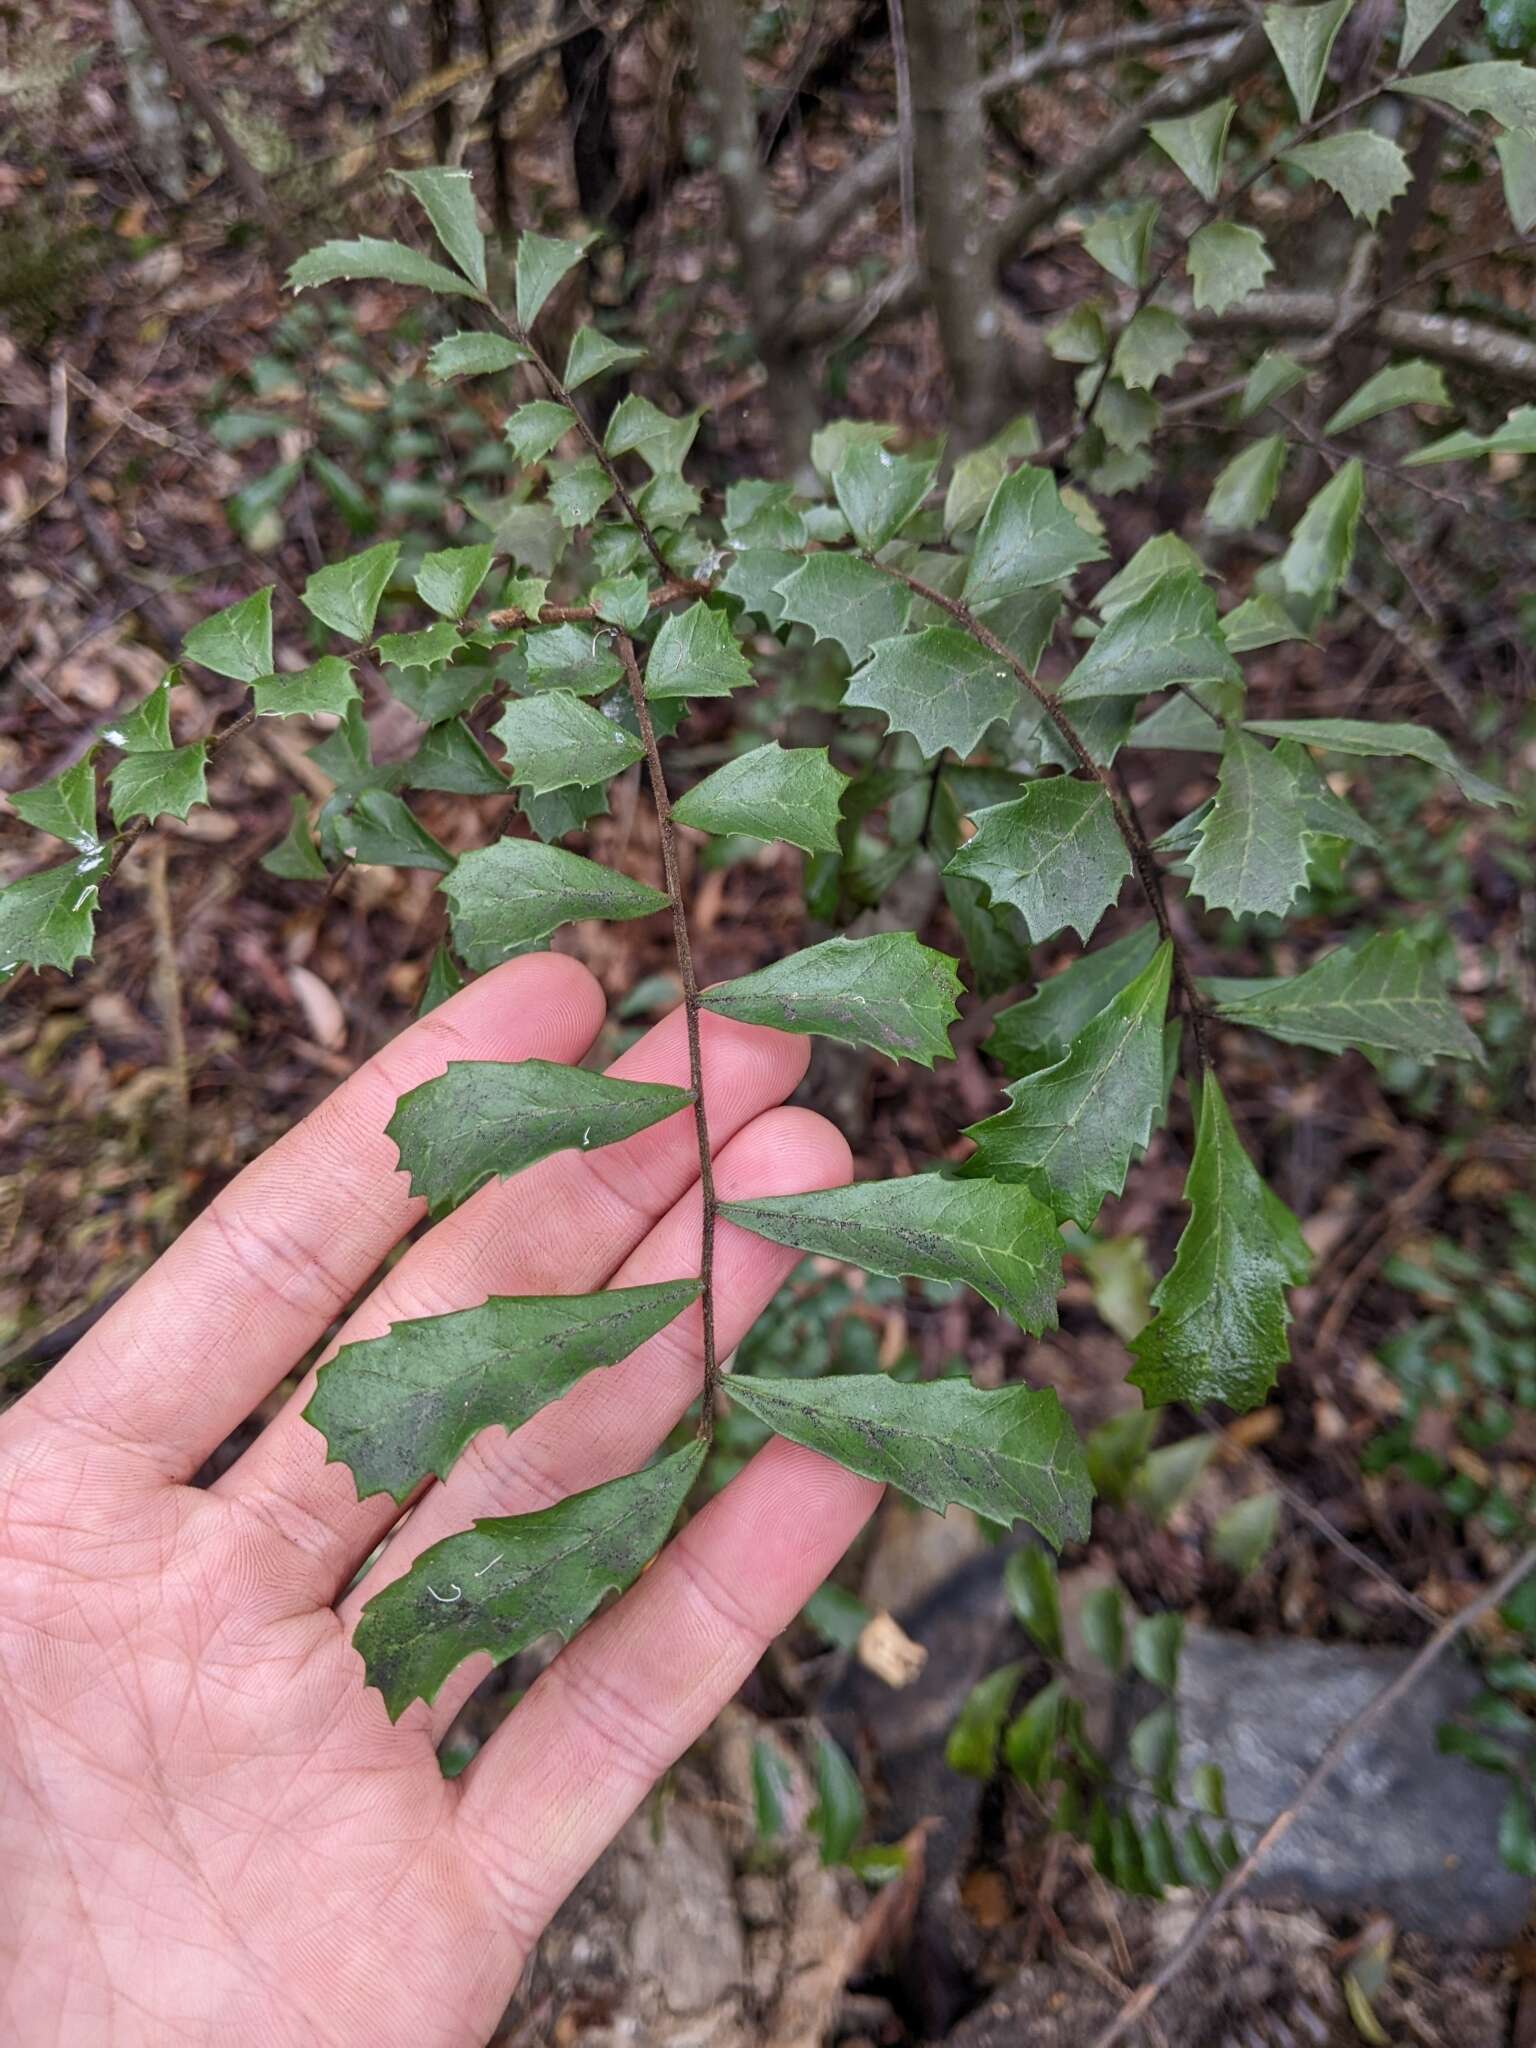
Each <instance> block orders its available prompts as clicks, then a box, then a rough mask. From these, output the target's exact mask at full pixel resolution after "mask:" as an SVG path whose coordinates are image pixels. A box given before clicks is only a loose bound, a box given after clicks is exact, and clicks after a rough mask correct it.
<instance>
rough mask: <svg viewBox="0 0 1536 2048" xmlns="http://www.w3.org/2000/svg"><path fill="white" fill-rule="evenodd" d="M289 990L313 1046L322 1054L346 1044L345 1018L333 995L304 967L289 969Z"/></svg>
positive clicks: (316, 975)
mask: <svg viewBox="0 0 1536 2048" xmlns="http://www.w3.org/2000/svg"><path fill="white" fill-rule="evenodd" d="M288 986H289V987H290V988H291V989H292V990H293V995H294V1000H295V1002H297V1004H298V1006H299V1008H300V1009H301V1010H302V1011H303V1012H304V1022H305V1023H306V1024H307V1025H308V1027H309V1035H310V1037H311V1038H312V1039H313V1040H314V1041H315V1044H316V1045H318V1046H320V1047H321V1048H322V1050H323V1051H325V1052H339V1051H340V1050H341V1048H342V1047H343V1046H344V1045H345V1044H346V1042H347V1017H346V1012H345V1011H344V1010H343V1009H342V1007H341V1004H340V1003H339V1002H338V1001H337V1000H336V997H335V995H334V993H333V992H332V991H331V990H330V989H329V988H328V987H327V986H326V984H325V983H324V982H323V981H322V980H321V979H320V977H319V975H318V974H314V973H312V972H311V971H310V969H309V968H307V967H290V968H289V969H288Z"/></svg>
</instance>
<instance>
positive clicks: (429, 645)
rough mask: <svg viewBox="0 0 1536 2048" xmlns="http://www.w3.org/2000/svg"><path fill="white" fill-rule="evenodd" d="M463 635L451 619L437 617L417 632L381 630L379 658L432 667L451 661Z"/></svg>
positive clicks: (399, 664) (404, 665)
mask: <svg viewBox="0 0 1536 2048" xmlns="http://www.w3.org/2000/svg"><path fill="white" fill-rule="evenodd" d="M464 644H465V643H464V639H463V636H462V634H461V633H460V632H459V629H458V627H457V626H456V625H455V624H454V623H453V621H452V619H434V620H433V621H432V623H431V625H430V626H419V627H418V628H417V629H416V631H415V632H414V633H381V634H380V635H379V659H380V661H383V662H389V663H392V664H393V665H394V666H395V667H396V668H407V669H422V670H425V671H429V672H430V671H431V670H432V669H435V668H442V667H443V666H444V665H445V664H446V663H448V662H450V661H452V659H453V657H454V656H455V655H456V654H457V653H458V651H459V649H460V648H461V647H462V646H463V645H464Z"/></svg>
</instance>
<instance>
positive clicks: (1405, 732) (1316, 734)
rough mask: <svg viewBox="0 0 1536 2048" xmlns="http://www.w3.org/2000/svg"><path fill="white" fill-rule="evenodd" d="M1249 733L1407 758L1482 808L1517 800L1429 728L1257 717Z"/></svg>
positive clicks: (1357, 720) (1339, 750) (1336, 749)
mask: <svg viewBox="0 0 1536 2048" xmlns="http://www.w3.org/2000/svg"><path fill="white" fill-rule="evenodd" d="M1248 730H1249V731H1250V732H1262V733H1266V734H1267V735H1268V736H1269V737H1270V738H1271V739H1276V740H1299V741H1300V742H1301V744H1302V745H1303V746H1305V747H1321V748H1323V749H1324V750H1325V751H1326V752H1328V753H1334V754H1363V755H1366V756H1376V755H1406V756H1407V757H1408V758H1409V759H1410V760H1414V761H1423V762H1426V763H1427V764H1428V765H1429V766H1430V767H1431V768H1438V769H1439V770H1440V772H1441V774H1442V775H1448V776H1449V777H1450V778H1451V780H1452V781H1453V782H1454V783H1455V784H1456V787H1457V788H1458V789H1459V790H1460V791H1461V793H1462V795H1463V796H1464V797H1467V798H1469V799H1470V800H1471V801H1472V802H1473V803H1477V804H1509V803H1512V802H1513V801H1514V799H1513V798H1512V797H1510V796H1508V795H1506V793H1505V792H1504V791H1503V790H1502V789H1500V788H1499V787H1498V785H1497V784H1496V783H1492V782H1485V781H1484V780H1483V778H1482V776H1480V775H1474V774H1473V773H1472V771H1471V769H1470V768H1464V767H1463V766H1462V764H1461V762H1460V761H1459V760H1457V758H1456V756H1455V754H1454V753H1453V752H1452V751H1451V749H1450V747H1448V746H1447V745H1446V743H1445V741H1444V740H1443V739H1442V738H1441V737H1440V735H1439V733H1437V732H1432V731H1431V730H1430V728H1429V727H1428V726H1427V725H1407V724H1402V723H1394V722H1391V721H1382V722H1380V723H1378V722H1377V721H1376V720H1374V719H1369V718H1253V719H1250V720H1249V721H1248Z"/></svg>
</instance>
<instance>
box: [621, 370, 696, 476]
mask: <svg viewBox="0 0 1536 2048" xmlns="http://www.w3.org/2000/svg"><path fill="white" fill-rule="evenodd" d="M702 417H703V415H702V414H701V413H698V412H690V413H684V414H683V415H682V417H681V418H680V419H674V418H673V417H672V415H671V414H670V413H665V412H663V411H662V409H661V407H660V406H659V405H653V404H652V403H651V401H650V399H648V398H642V397H641V396H640V395H639V393H638V392H635V391H632V392H631V393H630V394H629V396H628V397H627V398H625V399H621V400H620V402H619V403H618V404H617V405H616V406H615V407H614V409H613V415H612V417H611V418H610V419H609V422H608V428H607V431H606V433H605V434H604V435H603V446H604V448H605V449H606V450H607V451H608V453H609V454H610V455H638V456H639V457H640V460H641V461H642V462H643V463H644V464H645V466H646V468H647V469H649V470H650V471H651V473H652V475H653V476H658V477H659V476H676V475H677V474H678V472H679V471H680V470H681V468H682V466H683V462H684V459H685V457H686V456H687V453H688V450H689V449H690V448H691V447H692V446H693V439H694V436H695V434H697V433H698V431H699V421H700V419H701V418H702Z"/></svg>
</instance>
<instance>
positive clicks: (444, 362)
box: [427, 328, 529, 384]
mask: <svg viewBox="0 0 1536 2048" xmlns="http://www.w3.org/2000/svg"><path fill="white" fill-rule="evenodd" d="M528 360H529V351H528V350H527V349H525V348H524V347H523V344H522V343H521V342H520V341H514V340H513V339H512V337H511V336H510V335H509V334H481V333H479V332H477V331H476V330H475V329H473V328H467V329H466V330H465V331H464V333H462V334H450V335H448V336H447V337H446V338H445V339H444V340H442V341H440V342H439V343H438V344H437V346H436V347H435V348H434V349H433V350H432V351H431V353H430V354H429V355H428V357H427V375H428V376H429V377H430V378H431V379H432V381H433V382H434V383H435V384H446V383H447V382H448V379H449V378H450V377H490V376H494V375H495V373H496V372H497V371H498V370H510V369H512V368H514V367H515V365H517V364H518V363H526V362H527V361H528Z"/></svg>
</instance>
